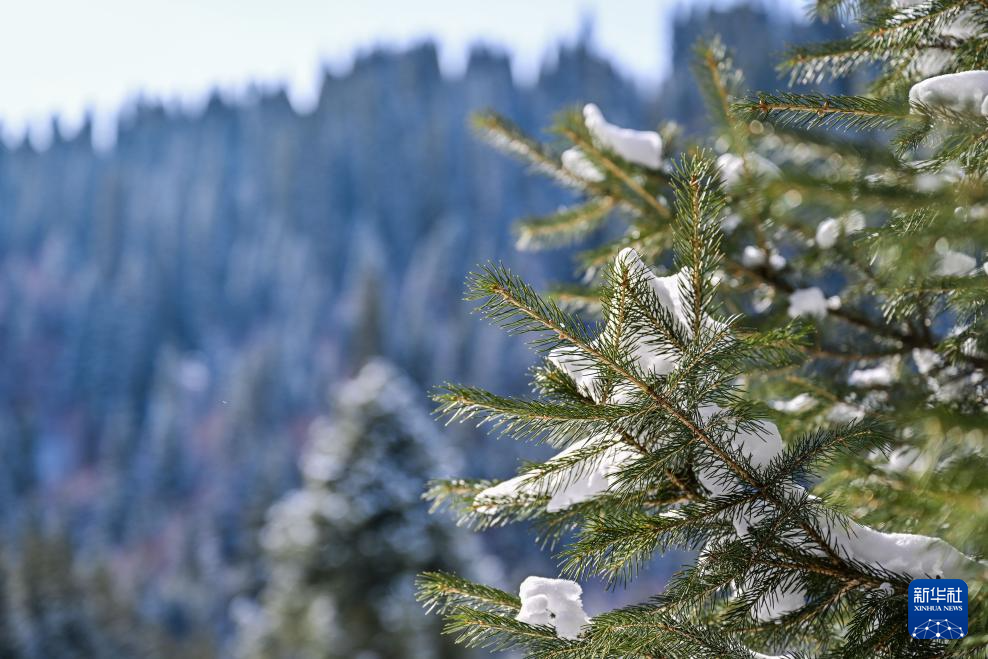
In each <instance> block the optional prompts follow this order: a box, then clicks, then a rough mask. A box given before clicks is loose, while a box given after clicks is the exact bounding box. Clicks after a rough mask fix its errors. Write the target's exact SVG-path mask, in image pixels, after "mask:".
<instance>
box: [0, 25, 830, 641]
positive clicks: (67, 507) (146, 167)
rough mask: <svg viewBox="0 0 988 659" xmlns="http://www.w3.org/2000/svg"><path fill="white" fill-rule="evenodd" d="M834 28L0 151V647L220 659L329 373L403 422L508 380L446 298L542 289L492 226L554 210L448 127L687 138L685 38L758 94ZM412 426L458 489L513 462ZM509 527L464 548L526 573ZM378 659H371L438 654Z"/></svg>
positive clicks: (545, 276) (379, 78)
mask: <svg viewBox="0 0 988 659" xmlns="http://www.w3.org/2000/svg"><path fill="white" fill-rule="evenodd" d="M840 29H841V28H840V27H839V26H837V25H833V24H830V25H803V24H797V23H793V22H790V21H789V20H788V19H786V20H783V19H781V18H776V17H772V16H769V15H768V14H767V13H765V12H764V11H763V10H756V9H750V8H736V9H733V10H730V11H725V12H713V13H690V14H683V15H681V16H680V17H679V18H678V19H677V20H676V24H675V26H674V28H673V30H672V34H673V35H674V43H673V53H674V60H673V71H674V72H675V74H674V75H673V76H672V77H670V78H669V79H668V80H667V81H666V82H665V83H663V85H662V86H661V88H660V89H649V90H641V89H640V88H638V87H636V86H635V85H634V84H633V83H632V82H631V81H630V80H628V79H626V78H625V77H623V76H622V75H621V74H620V73H619V72H618V71H616V70H615V69H614V68H613V67H612V66H611V65H610V64H609V63H608V62H607V61H605V60H604V59H602V58H601V57H599V56H598V55H596V54H595V53H594V51H593V48H592V47H591V46H590V45H589V43H591V42H590V41H588V40H587V39H583V40H580V41H578V42H577V43H576V44H574V45H564V46H561V47H560V48H559V50H558V54H557V56H556V57H555V58H552V61H550V62H548V63H547V64H546V65H545V66H544V68H543V70H542V72H541V74H540V76H539V78H538V81H537V82H536V83H535V84H534V85H531V86H522V85H519V84H517V83H516V82H515V81H514V80H513V79H512V76H511V72H510V66H509V59H508V57H507V55H506V54H504V53H499V52H495V51H491V50H486V49H477V50H476V51H474V52H473V54H472V55H471V57H470V61H469V66H468V68H467V70H466V72H465V73H464V74H463V75H462V76H460V77H456V78H447V77H443V76H442V75H441V74H440V71H439V66H438V61H437V53H436V48H435V47H434V46H433V45H430V44H424V45H422V46H420V47H417V48H413V49H410V50H407V51H402V52H391V51H381V50H378V51H374V52H370V53H367V54H364V55H362V56H360V57H358V59H357V60H356V62H355V64H354V66H353V69H352V71H350V72H349V73H347V74H345V75H341V76H332V75H326V77H325V79H324V81H323V87H322V92H321V97H320V100H319V104H318V107H317V108H316V109H315V111H314V112H312V113H311V114H306V115H299V114H297V113H296V112H294V111H293V110H292V108H291V107H290V105H289V103H288V101H287V98H286V96H285V95H284V94H283V93H278V94H263V93H258V94H257V95H256V96H255V98H253V99H252V100H250V101H249V102H244V103H241V104H237V105H229V104H226V103H224V102H223V101H222V100H220V98H219V96H216V97H215V98H214V99H213V100H212V101H210V103H209V104H208V107H207V108H206V109H205V110H204V111H203V112H202V113H201V115H197V116H188V115H181V114H173V113H169V112H167V111H165V110H164V109H162V108H161V107H160V106H158V105H156V104H154V103H152V102H147V101H143V102H137V103H135V104H134V106H133V107H131V108H130V109H128V110H126V111H125V112H124V114H123V117H122V119H121V124H120V127H119V133H118V140H117V144H116V146H115V147H114V148H113V149H112V150H111V151H109V152H95V151H94V150H93V149H92V147H91V144H90V134H89V129H88V128H84V129H83V130H82V132H80V133H79V134H78V135H75V136H73V137H71V138H65V137H62V138H58V139H56V140H55V142H54V144H53V145H52V146H51V147H50V148H48V149H47V150H45V151H44V152H41V153H38V152H35V151H34V150H32V149H31V148H30V147H29V146H27V145H26V144H25V145H24V146H21V147H19V148H14V149H7V150H3V149H2V148H0V362H2V363H3V364H4V368H3V369H2V370H0V437H2V442H0V470H2V475H0V502H2V505H0V525H2V562H0V584H2V592H0V655H2V656H3V657H18V658H20V657H25V658H27V657H31V658H34V657H39V658H40V657H45V658H50V657H68V656H72V657H80V656H82V657H85V656H101V657H102V656H215V655H217V654H222V655H229V654H232V653H233V652H234V648H235V647H240V646H241V645H243V644H242V643H238V642H236V639H235V637H237V636H238V630H239V633H240V634H242V633H243V629H242V627H243V625H244V620H249V619H250V616H251V615H255V614H256V612H257V611H256V609H257V607H258V604H257V603H256V602H257V601H259V600H261V599H263V598H264V597H265V595H263V593H265V592H267V591H266V590H265V589H266V588H267V586H268V585H269V580H270V575H271V574H272V568H271V566H270V564H269V561H268V557H267V556H266V552H265V547H264V546H262V545H263V543H262V542H261V540H260V539H261V537H262V535H263V534H261V529H262V528H264V527H265V524H266V523H268V524H271V523H274V522H273V521H272V520H271V517H272V516H271V515H269V513H268V510H269V508H271V507H272V505H281V504H279V503H276V502H279V500H282V497H284V496H285V495H286V493H287V492H289V491H290V490H292V489H293V488H298V487H308V486H307V485H304V484H303V479H302V476H301V474H300V471H299V466H298V460H299V457H300V455H301V454H302V451H303V448H304V447H305V446H306V443H307V442H308V439H309V436H310V427H313V421H314V419H320V418H322V417H324V416H325V415H326V414H331V412H332V411H333V410H334V409H335V407H331V406H330V403H329V402H328V401H329V398H328V396H329V395H330V394H331V393H332V392H337V395H336V398H337V399H338V398H339V395H340V394H339V393H338V392H339V391H340V389H341V383H343V382H345V381H346V380H347V379H349V378H352V377H353V376H355V375H356V374H357V373H358V371H360V369H361V367H362V366H364V365H365V364H366V363H368V362H369V361H370V359H371V357H373V356H383V357H384V358H386V359H387V360H389V361H390V362H391V363H392V364H394V365H395V366H396V367H397V368H398V369H400V371H402V372H403V373H405V374H407V377H408V378H409V381H410V382H412V383H414V386H413V387H412V390H413V391H414V392H415V395H409V396H404V397H402V400H405V401H406V403H407V405H408V406H410V407H417V408H421V410H424V412H422V411H416V412H414V413H411V412H410V414H424V413H426V412H427V411H428V410H429V408H430V405H429V402H428V400H427V396H426V392H427V390H428V388H429V387H431V386H433V385H435V384H438V383H441V382H443V381H445V380H455V381H469V382H471V383H474V384H476V385H478V386H481V387H484V388H489V389H493V390H495V391H500V392H507V393H510V392H518V391H519V390H520V389H521V388H522V387H523V385H524V378H519V374H524V371H525V368H524V367H525V365H526V364H528V363H529V361H530V359H531V356H530V354H529V353H528V351H527V349H526V347H525V345H524V342H523V341H520V340H510V339H506V338H505V337H504V336H503V335H502V333H501V332H499V331H498V330H496V329H492V328H490V327H488V326H486V325H485V324H484V323H483V322H482V321H480V320H479V319H477V318H475V317H471V316H470V315H469V314H468V309H469V307H468V306H467V305H466V304H464V303H462V302H461V297H462V290H461V289H462V282H463V278H464V275H465V274H466V273H467V272H468V271H469V270H470V269H472V268H473V267H474V266H475V265H476V264H478V263H481V262H483V261H486V260H488V259H502V260H504V261H505V262H506V263H508V264H510V265H511V267H512V268H513V269H514V270H515V271H516V272H518V273H520V274H521V275H522V276H524V277H525V278H526V279H527V280H529V281H532V282H535V283H546V282H548V281H551V280H561V279H562V280H564V279H567V278H568V277H569V275H570V272H571V266H570V263H569V261H568V255H567V254H566V252H565V251H561V252H560V253H559V254H558V255H556V256H555V258H553V259H546V258H544V257H540V258H538V259H531V258H527V257H526V255H525V254H524V253H521V252H517V251H516V250H515V249H514V246H513V238H512V235H511V231H510V225H511V222H512V221H513V220H514V219H516V218H517V217H518V216H519V215H521V214H523V213H532V212H536V211H550V210H552V209H553V208H555V207H556V206H558V205H559V204H562V203H565V202H566V201H567V199H566V196H565V194H564V193H561V192H559V191H558V190H557V189H554V188H553V187H552V186H551V185H549V184H547V183H544V182H541V181H538V180H536V179H533V178H532V177H530V176H529V175H527V173H526V172H525V171H524V169H523V167H521V166H520V165H518V164H517V163H515V162H511V161H508V160H506V159H504V158H503V157H501V156H498V155H497V154H495V153H493V152H492V151H491V150H490V149H489V148H488V147H486V146H485V145H483V144H481V143H480V142H479V141H478V140H476V139H475V138H474V137H473V136H472V135H471V134H470V129H469V126H468V116H469V114H470V113H471V112H472V111H474V110H478V109H482V108H487V107H490V108H493V109H496V110H497V111H499V112H501V113H503V114H505V115H507V116H509V117H511V118H512V119H513V120H514V121H516V122H517V123H518V124H519V125H520V126H521V127H523V128H524V129H526V130H529V131H535V130H537V129H538V127H540V126H543V125H546V124H547V123H548V122H549V120H550V118H551V116H552V115H553V114H554V113H555V112H557V111H559V110H561V109H563V108H565V107H567V106H571V105H574V104H577V103H583V102H585V101H593V102H596V103H598V104H599V105H601V107H602V108H603V109H604V111H605V112H606V114H607V116H608V118H610V119H612V120H613V121H614V122H615V123H617V124H620V125H625V126H635V127H642V128H646V127H652V126H654V125H655V124H656V123H657V122H658V120H659V119H660V118H662V119H670V118H671V119H675V120H677V121H679V122H680V123H681V124H682V125H683V126H684V127H685V129H686V130H689V131H699V130H702V129H703V122H704V118H703V113H702V103H701V101H700V96H699V92H698V91H697V90H696V88H695V86H694V84H693V81H692V79H691V77H690V76H689V75H688V66H689V61H690V58H691V47H692V45H693V43H694V42H695V41H696V40H697V39H698V38H699V37H700V36H702V35H710V34H713V33H720V34H721V35H722V37H723V39H724V41H725V42H726V43H727V44H728V45H729V46H731V45H741V44H744V43H746V44H758V48H750V47H748V48H741V49H740V50H739V51H738V55H739V56H738V58H737V59H738V63H739V64H740V65H741V66H742V67H743V68H744V69H745V70H746V75H747V81H748V86H749V87H751V88H759V89H772V88H778V87H780V86H782V84H783V83H782V81H780V80H778V78H777V76H776V74H775V72H774V69H773V65H772V62H773V61H774V59H773V56H774V55H776V54H778V53H779V52H780V51H782V50H783V48H784V44H785V43H787V42H799V41H806V40H821V39H829V38H834V37H835V35H836V34H837V33H838V32H839V31H840ZM658 47H659V45H657V46H656V48H658ZM649 55H650V56H651V54H649ZM381 368H385V367H381ZM386 368H392V367H386ZM364 377H365V376H364ZM396 377H400V376H396ZM330 421H332V414H331V418H330ZM317 425H318V424H317ZM433 425H434V426H435V424H433ZM320 427H322V426H320ZM431 432H434V433H436V434H438V433H442V432H445V435H446V441H448V442H449V443H450V449H449V450H450V451H452V452H457V451H458V452H459V454H460V455H459V457H458V458H457V459H456V460H451V461H450V462H451V463H453V462H456V461H457V460H460V461H463V462H464V463H465V464H466V469H465V472H466V473H468V474H470V475H490V474H493V473H507V472H508V471H510V470H511V469H512V468H513V467H514V466H515V465H516V463H517V461H518V460H519V459H520V457H519V456H518V455H516V454H515V453H513V451H515V448H514V447H513V446H512V445H511V444H510V443H496V444H495V443H493V442H490V441H482V439H481V433H479V432H476V431H475V430H473V429H472V428H466V427H457V428H451V429H448V430H445V431H443V430H442V429H440V428H439V427H438V426H435V427H433V428H432V429H431ZM368 441H370V440H368ZM453 473H462V472H461V471H460V470H459V469H458V468H456V467H455V466H454V468H452V469H451V470H450V472H449V473H434V474H429V475H430V476H449V475H452V474H453ZM416 477H417V476H416ZM416 482H418V481H416ZM289 496H293V495H289ZM403 496H404V495H403ZM281 503H283V501H282V502H281ZM350 503H351V504H353V503H354V502H352V501H351V502H350ZM386 505H390V504H386ZM405 515H406V516H409V517H414V516H416V515H421V516H424V515H426V509H425V506H424V505H420V506H412V507H410V508H409V509H408V512H407V513H405ZM439 521H441V522H443V523H445V521H446V520H443V519H442V518H440V520H439ZM424 523H425V522H423V524H424ZM521 537H522V536H521V535H518V534H512V533H508V532H504V533H494V534H491V535H489V536H486V537H484V538H482V539H481V545H478V547H477V548H476V551H474V552H471V553H472V554H473V555H474V557H480V556H482V555H483V554H484V553H485V552H484V550H483V547H482V544H483V543H484V542H487V543H502V546H504V547H511V550H510V551H499V552H497V553H498V554H500V555H505V556H508V555H510V556H519V557H521V556H531V557H532V558H531V560H528V559H525V561H528V565H527V566H526V568H525V569H526V570H527V572H526V573H530V572H531V571H532V570H531V565H532V564H533V563H534V564H537V563H538V561H542V565H545V566H550V565H551V563H550V562H549V558H548V557H546V556H541V555H539V553H538V549H537V547H535V546H533V545H532V543H531V542H530V541H523V540H521V539H520V538H521ZM445 541H446V540H444V542H445ZM520 542H524V543H525V544H524V545H523V546H522V545H519V544H518V543H520ZM461 553H462V552H461ZM279 560H281V559H279ZM459 560H463V561H466V562H469V557H466V558H461V559H459ZM485 560H486V559H485ZM522 562H524V561H523V560H521V559H520V558H519V560H518V561H513V563H515V565H517V564H520V563H522ZM347 565H348V568H347V569H358V570H359V567H353V565H354V564H352V563H348V564H347ZM46 566H48V567H46ZM52 566H54V567H52ZM675 567H676V566H675V565H672V566H669V567H668V568H667V570H666V572H668V570H670V569H674V568H675ZM495 568H496V566H495ZM495 568H492V567H491V566H490V565H486V566H479V567H478V566H473V567H470V566H466V567H465V568H464V569H488V570H490V569H495ZM499 569H500V570H501V572H500V573H501V574H502V578H503V579H504V580H505V583H511V582H512V581H513V580H515V578H516V575H515V574H514V573H513V572H512V569H515V566H501V567H500V568H499ZM547 569H549V568H548V567H547ZM662 576H663V575H662V573H661V570H659V571H656V572H655V575H654V580H653V581H652V582H651V583H652V585H654V586H655V587H656V588H657V587H658V586H657V585H656V584H660V583H661V581H662ZM348 596H349V595H348ZM358 596H359V595H358ZM407 606H408V607H410V609H409V610H413V611H414V613H415V614H416V615H418V614H419V610H418V609H417V607H416V605H415V604H414V603H413V602H411V601H409V602H408V603H407ZM252 607H253V608H252ZM251 611H254V613H251ZM238 612H239V613H238ZM107 621H112V624H111V623H110V622H107ZM423 624H425V623H424V622H423ZM176 648H181V649H180V650H179V649H176ZM394 652H395V654H393V655H387V653H386V652H385V651H381V650H378V651H377V654H368V655H367V656H368V657H370V656H439V654H438V652H439V651H438V650H437V649H435V648H430V647H429V646H428V643H425V644H424V645H423V646H422V647H418V648H414V649H413V648H406V649H405V650H404V651H402V650H394ZM403 652H405V653H407V654H405V653H403ZM382 653H383V654H382ZM299 656H309V655H299Z"/></svg>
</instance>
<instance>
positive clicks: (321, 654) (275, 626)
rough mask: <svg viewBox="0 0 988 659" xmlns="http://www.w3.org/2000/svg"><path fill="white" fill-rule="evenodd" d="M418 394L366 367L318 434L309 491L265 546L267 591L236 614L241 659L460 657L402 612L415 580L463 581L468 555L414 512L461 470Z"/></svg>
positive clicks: (376, 365)
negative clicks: (429, 573)
mask: <svg viewBox="0 0 988 659" xmlns="http://www.w3.org/2000/svg"><path fill="white" fill-rule="evenodd" d="M430 426H431V421H430V419H429V418H428V415H427V414H426V413H425V412H424V411H423V410H422V409H421V408H420V406H419V403H418V402H417V401H416V393H415V388H414V387H413V386H412V385H411V384H410V382H409V381H408V380H406V379H405V377H404V376H403V375H402V374H401V373H400V372H399V371H398V370H397V369H396V368H394V367H393V366H391V365H390V364H389V363H387V362H384V361H380V360H379V361H372V362H370V363H369V364H368V365H366V366H365V367H364V368H363V369H362V370H361V371H360V373H359V374H358V375H357V376H356V378H354V379H353V380H351V381H350V382H348V383H346V384H345V385H344V386H343V387H342V389H341V390H340V392H339V393H338V395H337V396H336V399H335V406H334V408H333V415H332V417H331V419H319V420H317V421H316V422H315V423H314V425H313V431H312V437H311V442H310V444H309V446H308V448H307V449H306V451H305V453H304V455H303V456H302V459H301V469H302V473H303V476H304V484H303V486H302V487H301V488H299V489H297V490H294V491H292V492H290V493H289V494H287V495H286V496H285V497H284V498H283V499H281V500H280V501H278V502H277V503H276V504H275V505H274V506H272V508H271V509H270V511H269V513H268V519H267V523H266V525H265V527H264V529H263V531H262V534H261V541H262V545H263V546H264V548H265V552H266V554H267V558H268V562H269V568H270V575H269V582H268V584H267V585H266V587H265V588H264V590H263V592H262V593H261V595H260V598H259V608H257V609H251V608H249V607H248V606H244V607H241V608H240V617H241V618H242V621H241V622H242V627H241V630H242V633H241V638H240V643H239V646H240V647H239V654H240V655H241V656H244V657H258V658H261V657H263V658H266V659H268V658H270V659H277V658H279V657H286V658H287V657H292V658H295V659H308V658H318V659H322V658H325V659H332V658H335V657H340V658H343V657H358V656H359V657H380V658H382V659H383V658H385V657H409V658H412V657H415V658H418V657H422V658H426V657H455V656H462V655H463V652H462V651H459V650H458V649H457V648H456V647H455V646H453V645H452V644H451V643H447V642H445V641H444V640H443V639H442V638H441V637H440V635H439V633H438V631H439V630H438V627H437V626H436V625H435V624H434V622H433V621H430V620H428V619H426V618H424V617H423V616H421V615H420V614H419V612H418V611H417V610H415V609H410V608H409V607H408V606H407V602H408V599H409V598H410V597H412V594H413V592H414V578H415V574H416V573H417V572H419V571H421V570H423V569H437V568H440V567H445V568H451V569H462V568H463V567H464V566H465V565H466V564H467V560H466V559H467V556H468V552H469V550H470V548H471V547H472V546H473V544H472V542H471V540H473V538H471V537H470V536H469V535H467V536H463V535H462V534H457V533H455V532H454V531H453V530H451V529H450V528H449V526H448V525H447V524H444V523H442V522H441V521H440V520H437V519H436V518H434V517H431V516H429V515H427V514H425V511H422V510H421V492H422V488H423V487H424V486H425V483H426V481H427V480H428V479H429V478H431V477H435V476H437V475H439V474H448V473H451V472H452V471H454V470H456V469H457V467H458V466H459V459H458V456H457V454H456V453H455V452H453V451H452V450H451V447H449V446H447V445H445V444H444V442H443V441H442V437H441V436H438V435H437V434H436V433H435V431H434V430H433V429H432V428H431V427H430Z"/></svg>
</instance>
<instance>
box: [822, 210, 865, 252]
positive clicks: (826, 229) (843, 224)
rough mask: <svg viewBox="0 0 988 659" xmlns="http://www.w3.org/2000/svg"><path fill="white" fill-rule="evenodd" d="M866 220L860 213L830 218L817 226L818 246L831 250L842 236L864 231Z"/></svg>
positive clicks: (852, 212) (853, 212)
mask: <svg viewBox="0 0 988 659" xmlns="http://www.w3.org/2000/svg"><path fill="white" fill-rule="evenodd" d="M864 226H865V218H864V215H862V214H861V213H860V212H859V211H851V212H850V213H847V214H846V215H842V216H841V217H830V218H827V219H826V220H824V221H823V222H821V223H820V224H819V225H817V228H816V244H817V245H818V246H819V247H820V249H830V248H831V247H833V246H834V245H836V244H837V239H838V238H840V236H841V235H844V236H850V235H851V234H852V233H857V232H858V231H861V230H862V229H864Z"/></svg>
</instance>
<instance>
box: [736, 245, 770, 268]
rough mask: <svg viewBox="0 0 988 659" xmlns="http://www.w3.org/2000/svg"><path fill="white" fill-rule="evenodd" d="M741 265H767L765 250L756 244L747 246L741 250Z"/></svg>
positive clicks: (747, 266)
mask: <svg viewBox="0 0 988 659" xmlns="http://www.w3.org/2000/svg"><path fill="white" fill-rule="evenodd" d="M741 265H743V266H744V267H746V268H758V267H761V266H763V265H765V250H763V249H762V248H761V247H755V246H754V245H747V246H745V248H744V250H742V252H741Z"/></svg>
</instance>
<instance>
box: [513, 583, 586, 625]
mask: <svg viewBox="0 0 988 659" xmlns="http://www.w3.org/2000/svg"><path fill="white" fill-rule="evenodd" d="M518 595H519V597H521V610H519V611H518V615H517V616H516V617H515V620H518V621H519V622H524V623H528V624H529V625H548V626H549V627H553V628H555V630H556V635H557V636H559V638H566V639H570V640H575V639H577V638H579V636H580V630H581V629H582V628H583V626H584V625H588V624H590V618H589V616H587V614H586V612H585V611H584V610H583V600H582V595H583V589H582V588H581V587H580V584H578V583H576V582H575V581H570V580H569V579H546V578H545V577H528V578H527V579H525V580H524V581H522V582H521V587H520V588H519V590H518Z"/></svg>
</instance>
